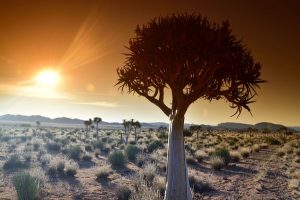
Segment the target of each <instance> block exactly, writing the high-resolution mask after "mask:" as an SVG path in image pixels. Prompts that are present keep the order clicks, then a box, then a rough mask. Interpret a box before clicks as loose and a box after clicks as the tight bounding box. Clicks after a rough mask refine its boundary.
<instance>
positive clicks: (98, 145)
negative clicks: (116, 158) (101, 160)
mask: <svg viewBox="0 0 300 200" xmlns="http://www.w3.org/2000/svg"><path fill="white" fill-rule="evenodd" d="M104 145H105V143H104V142H102V141H95V142H94V143H93V146H94V148H95V149H100V150H102V149H103V148H104Z"/></svg>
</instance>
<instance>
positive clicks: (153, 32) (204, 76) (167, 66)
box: [116, 14, 264, 200]
mask: <svg viewBox="0 0 300 200" xmlns="http://www.w3.org/2000/svg"><path fill="white" fill-rule="evenodd" d="M135 33H136V36H135V37H134V38H131V39H130V41H129V46H128V47H127V48H128V51H129V52H128V53H126V54H125V56H126V61H125V65H124V66H122V67H119V68H118V69H117V73H118V76H119V78H118V82H117V84H116V85H118V86H119V87H120V89H121V90H122V91H124V90H126V91H127V92H128V93H133V94H134V93H136V94H138V95H140V96H143V97H145V98H146V99H148V100H149V101H150V102H151V103H153V104H155V105H156V106H158V107H159V108H160V109H161V110H162V112H163V113H164V114H165V115H167V116H168V117H169V120H170V125H169V137H168V140H169V141H168V157H167V158H168V160H167V183H166V190H165V200H191V199H192V195H191V190H190V186H189V181H188V172H187V164H186V158H185V151H184V137H183V127H184V116H185V113H186V111H187V109H188V107H189V106H190V104H192V103H193V102H195V101H196V100H198V99H201V100H208V101H212V100H219V99H224V100H225V101H227V102H228V103H229V104H230V107H231V108H235V109H236V112H235V114H234V115H237V117H238V116H239V115H240V114H241V112H242V109H243V108H244V109H246V110H248V111H249V112H250V108H249V104H250V103H252V102H254V101H253V98H254V97H255V96H256V95H257V93H256V90H257V88H259V84H260V83H263V82H264V81H263V80H262V79H261V78H260V71H261V65H260V63H258V62H255V61H254V59H253V57H252V55H251V53H250V50H249V49H247V48H246V46H245V45H244V44H243V43H242V41H241V40H239V39H237V37H236V36H235V35H233V33H232V30H231V29H230V26H229V22H228V21H224V22H222V24H220V25H218V24H215V23H211V22H210V21H208V19H207V18H205V17H202V16H201V15H199V14H174V15H171V16H166V17H158V18H154V19H152V20H151V21H149V22H148V23H147V24H144V25H143V26H137V28H136V30H135ZM165 90H170V91H171V102H170V103H171V104H169V103H166V102H165V100H166V99H165V93H166V92H165ZM168 105H171V106H168Z"/></svg>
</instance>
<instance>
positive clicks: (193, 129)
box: [189, 125, 202, 140]
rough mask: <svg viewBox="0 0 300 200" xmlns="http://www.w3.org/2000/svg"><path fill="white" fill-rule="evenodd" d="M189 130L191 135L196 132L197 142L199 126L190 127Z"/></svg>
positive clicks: (200, 128) (200, 129)
mask: <svg viewBox="0 0 300 200" xmlns="http://www.w3.org/2000/svg"><path fill="white" fill-rule="evenodd" d="M189 129H190V131H191V132H192V133H194V132H196V134H197V140H198V139H199V132H200V131H202V127H201V126H199V125H192V126H190V128H189Z"/></svg>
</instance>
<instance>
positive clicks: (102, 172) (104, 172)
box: [96, 165, 112, 180]
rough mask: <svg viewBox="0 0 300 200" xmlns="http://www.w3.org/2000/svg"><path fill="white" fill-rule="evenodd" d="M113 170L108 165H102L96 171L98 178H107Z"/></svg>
mask: <svg viewBox="0 0 300 200" xmlns="http://www.w3.org/2000/svg"><path fill="white" fill-rule="evenodd" d="M111 172H112V170H111V168H110V167H109V166H108V165H105V166H102V167H100V168H99V170H98V171H97V173H96V177H97V180H101V179H107V177H108V176H109V174H110V173H111Z"/></svg>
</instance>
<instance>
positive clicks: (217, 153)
mask: <svg viewBox="0 0 300 200" xmlns="http://www.w3.org/2000/svg"><path fill="white" fill-rule="evenodd" d="M212 156H217V157H220V158H222V159H223V160H224V163H225V165H227V164H228V163H229V162H230V159H231V158H230V153H229V151H228V150H227V149H225V148H219V149H216V151H215V152H214V153H213V154H212Z"/></svg>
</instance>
